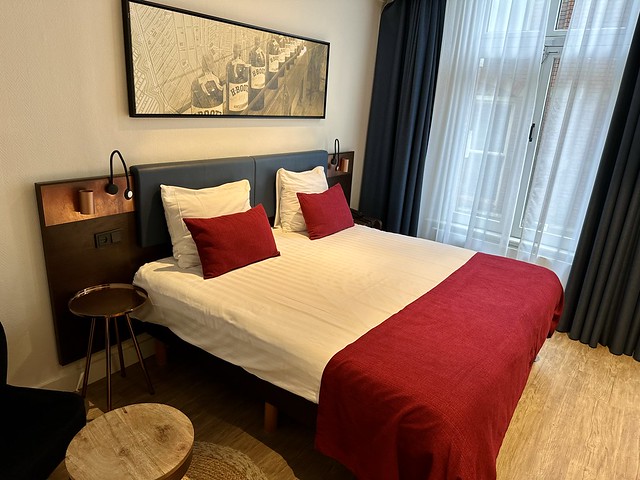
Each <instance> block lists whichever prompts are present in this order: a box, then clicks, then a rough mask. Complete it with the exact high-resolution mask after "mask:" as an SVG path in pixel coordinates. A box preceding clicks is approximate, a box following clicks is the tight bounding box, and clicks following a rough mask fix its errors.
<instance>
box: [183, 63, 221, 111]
mask: <svg viewBox="0 0 640 480" xmlns="http://www.w3.org/2000/svg"><path fill="white" fill-rule="evenodd" d="M214 69H215V57H214V55H213V53H210V52H207V53H205V54H204V55H203V56H202V73H201V75H200V76H199V77H197V78H195V79H194V80H193V81H192V82H191V113H195V114H196V115H222V114H224V87H223V84H222V82H221V81H220V78H218V76H217V75H216V74H215V73H213V72H214Z"/></svg>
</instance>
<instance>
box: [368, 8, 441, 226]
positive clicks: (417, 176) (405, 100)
mask: <svg viewBox="0 0 640 480" xmlns="http://www.w3.org/2000/svg"><path fill="white" fill-rule="evenodd" d="M445 4H446V1H445V0H432V1H429V0H395V1H394V2H393V3H391V4H388V5H387V6H386V7H385V8H384V10H383V11H382V16H381V19H380V31H379V34H378V50H377V57H376V65H375V76H374V80H373V94H372V98H371V111H370V115H369V127H368V131H367V143H366V150H365V156H364V170H363V174H362V188H361V193H360V205H359V209H360V210H361V211H362V212H364V213H366V214H368V215H371V216H374V217H376V218H379V219H381V220H382V222H383V228H384V229H385V230H388V231H391V232H396V233H404V234H408V235H414V236H415V235H416V233H417V229H418V213H419V208H420V194H421V189H422V175H423V171H424V163H425V156H426V154H427V143H428V136H429V130H430V127H431V114H432V111H433V100H434V95H435V87H436V77H437V73H438V62H439V58H440V46H441V44H442V30H443V26H444V13H445Z"/></svg>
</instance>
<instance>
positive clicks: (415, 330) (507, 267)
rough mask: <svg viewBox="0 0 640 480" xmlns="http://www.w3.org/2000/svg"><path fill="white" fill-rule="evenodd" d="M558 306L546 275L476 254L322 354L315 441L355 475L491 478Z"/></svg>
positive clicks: (552, 279)
mask: <svg viewBox="0 0 640 480" xmlns="http://www.w3.org/2000/svg"><path fill="white" fill-rule="evenodd" d="M562 303H563V290H562V286H561V284H560V282H559V281H558V279H557V277H556V276H555V274H554V273H552V272H551V271H549V270H547V269H545V268H542V267H538V266H535V265H531V264H528V263H524V262H519V261H515V260H510V259H507V258H503V257H496V256H492V255H485V254H480V253H478V254H476V255H474V256H473V257H472V258H471V259H470V260H469V261H468V262H467V263H466V264H465V265H463V266H462V267H461V268H460V269H458V270H457V271H456V272H454V273H453V274H452V275H451V276H449V277H448V278H447V279H446V280H444V281H443V282H442V283H440V284H439V285H438V286H437V287H435V288H434V289H432V290H431V291H430V292H428V293H426V294H425V295H423V296H422V297H420V298H419V299H417V300H416V301H415V302H413V303H411V304H410V305H408V306H407V307H405V308H404V309H403V310H401V311H400V312H398V313H397V314H395V315H393V316H392V317H390V318H389V319H388V320H386V321H385V322H383V323H382V324H380V325H379V326H378V327H376V328H374V329H372V330H371V331H370V332H368V333H367V334H366V335H364V336H362V337H361V338H360V339H359V340H357V341H356V342H354V343H352V344H351V345H349V346H347V347H346V348H344V349H343V350H342V351H340V352H338V353H337V354H336V355H335V356H334V357H333V358H332V359H331V360H330V362H329V364H328V365H327V367H326V368H325V370H324V373H323V376H322V383H321V387H320V402H319V408H318V422H317V432H316V447H317V448H318V449H319V450H320V451H321V452H323V453H324V454H326V455H328V456H331V457H333V458H335V459H337V460H338V461H340V462H341V463H342V464H344V465H345V466H346V467H348V468H349V469H351V471H352V472H353V473H354V474H355V475H356V476H357V477H358V478H359V479H362V480H373V479H381V480H392V479H403V480H408V479H420V480H424V479H468V480H476V479H495V477H496V457H497V456H498V451H499V449H500V445H501V444H502V440H503V438H504V435H505V432H506V430H507V427H508V426H509V422H510V420H511V417H512V415H513V412H514V410H515V408H516V405H517V403H518V400H519V398H520V395H521V394H522V391H523V389H524V386H525V384H526V382H527V378H528V376H529V371H530V369H531V364H532V362H533V360H534V359H535V357H536V354H537V353H538V351H539V350H540V348H541V347H542V344H543V343H544V341H545V339H546V338H547V336H548V335H549V334H550V333H551V332H553V330H554V329H555V327H556V325H557V322H558V319H559V316H560V313H561V311H562Z"/></svg>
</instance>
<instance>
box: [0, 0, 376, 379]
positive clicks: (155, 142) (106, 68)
mask: <svg viewBox="0 0 640 480" xmlns="http://www.w3.org/2000/svg"><path fill="white" fill-rule="evenodd" d="M158 2H159V3H164V4H168V5H172V6H175V7H180V8H184V9H186V10H191V11H197V12H202V13H206V14H210V15H215V16H218V17H222V18H228V19H231V20H236V21H239V22H245V23H248V24H252V25H256V26H263V27H267V28H271V29H275V30H279V31H284V32H287V33H291V34H298V35H301V36H306V37H311V38H316V39H320V40H325V41H328V42H330V44H331V47H330V61H329V76H328V79H329V86H328V99H327V112H326V119H299V120H294V119H249V118H247V119H226V118H225V119H220V118H215V119H213V118H211V119H210V118H206V119H201V118H182V119H180V118H178V119H164V118H157V119H148V118H130V117H129V116H128V110H127V89H126V80H125V66H124V65H125V63H124V47H123V35H122V15H121V5H120V0H56V1H51V0H2V1H1V2H0V18H2V28H1V29H0V45H1V46H0V66H1V67H0V68H1V71H2V73H1V74H0V75H1V76H0V92H1V93H0V95H2V97H1V98H2V100H1V101H0V118H1V119H2V120H1V122H2V123H1V125H0V132H1V133H0V139H1V141H0V172H1V180H0V192H2V193H1V195H2V197H0V198H1V201H0V215H1V218H2V225H3V227H2V234H1V235H0V292H1V294H2V297H1V298H0V321H2V323H3V325H4V326H5V330H6V331H7V336H8V339H9V350H10V352H9V381H10V382H11V383H13V384H17V385H36V386H43V385H55V386H62V388H74V387H75V384H76V381H77V379H78V375H79V373H80V371H81V370H82V363H83V362H82V361H80V362H76V363H74V364H71V365H68V366H65V367H61V366H60V365H59V364H58V360H57V355H56V349H55V338H54V332H53V322H52V318H51V310H50V305H49V294H48V289H47V279H46V272H45V266H44V257H43V251H42V243H41V237H40V227H39V223H38V214H37V207H36V199H35V191H34V183H35V182H41V181H49V180H59V179H69V178H77V177H86V176H98V175H105V174H106V173H107V172H108V159H109V154H110V152H111V151H112V150H113V149H114V148H118V149H120V150H121V151H122V153H123V155H124V156H125V159H126V160H127V162H128V163H129V165H132V164H136V163H149V162H163V161H170V160H189V159H199V158H215V157H224V156H234V155H243V154H260V153H275V152H288V151H300V150H306V149H316V148H324V149H327V150H332V149H333V139H334V138H336V137H337V138H339V139H340V143H341V147H342V149H343V150H355V151H356V159H355V163H356V165H355V178H354V189H353V198H354V199H355V200H356V201H354V202H352V203H353V204H354V206H357V199H358V197H359V193H360V177H361V170H362V156H363V151H364V145H365V135H366V126H367V118H368V111H369V101H370V96H371V85H372V81H373V65H374V61H375V50H376V41H377V29H378V21H379V15H380V11H381V8H382V4H381V3H380V2H379V1H377V0H350V1H343V0H323V1H317V0H269V1H268V2H265V1H263V0H216V1H215V2H212V1H210V0H162V1H160V0H158ZM119 171H120V170H119V169H118V170H117V172H119ZM105 176H106V175H105ZM92 373H93V372H92Z"/></svg>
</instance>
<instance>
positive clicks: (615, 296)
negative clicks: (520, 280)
mask: <svg viewBox="0 0 640 480" xmlns="http://www.w3.org/2000/svg"><path fill="white" fill-rule="evenodd" d="M565 305H566V306H565V310H564V313H563V316H562V318H561V320H560V324H559V326H558V330H559V331H562V332H569V337H570V338H572V339H574V340H580V341H581V342H582V343H586V344H589V345H590V346H592V347H595V346H597V345H598V344H601V345H606V346H608V347H609V350H610V351H611V353H614V354H616V355H620V354H625V355H631V356H633V358H635V359H636V360H639V361H640V25H637V26H636V31H635V33H634V37H633V41H632V44H631V49H630V50H629V57H628V60H627V64H626V66H625V70H624V74H623V77H622V84H621V86H620V92H619V93H618V98H617V101H616V106H615V109H614V112H613V117H612V120H611V126H610V127H609V132H608V135H607V140H606V142H605V147H604V151H603V153H602V159H601V161H600V166H599V169H598V174H597V176H596V180H595V184H594V189H593V194H592V196H591V199H590V201H589V207H588V209H587V214H586V217H585V222H584V226H583V228H582V232H581V234H580V241H579V243H578V248H577V251H576V255H575V258H574V261H573V265H572V268H571V274H570V275H569V280H568V281H567V289H566V303H565Z"/></svg>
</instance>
